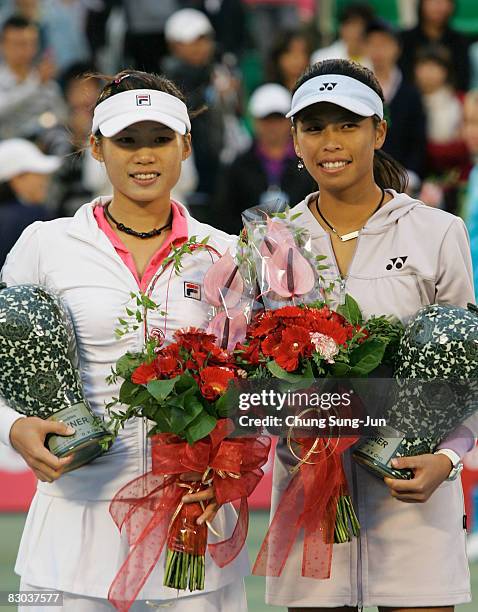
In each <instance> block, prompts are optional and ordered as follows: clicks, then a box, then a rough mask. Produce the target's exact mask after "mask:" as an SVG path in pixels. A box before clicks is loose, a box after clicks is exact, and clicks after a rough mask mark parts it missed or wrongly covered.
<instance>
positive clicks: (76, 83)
mask: <svg viewBox="0 0 478 612" xmlns="http://www.w3.org/2000/svg"><path fill="white" fill-rule="evenodd" d="M402 1H403V0H402ZM404 1H405V2H407V3H408V6H410V4H412V3H410V2H409V0H404ZM464 1H465V0H461V2H464ZM459 3H460V0H456V2H454V1H453V0H417V2H415V3H414V6H415V7H416V8H415V10H416V15H415V23H416V24H415V26H414V27H411V28H410V27H409V28H403V27H399V26H398V25H397V24H396V23H395V24H393V23H392V22H391V21H387V20H386V19H385V17H387V15H384V14H382V13H381V10H380V3H372V2H370V3H358V2H354V1H350V2H345V1H343V0H342V1H339V0H337V2H336V3H335V4H336V5H337V7H336V8H337V11H336V13H337V15H336V25H337V27H336V39H335V40H331V39H330V37H327V36H324V32H327V31H328V30H331V28H330V27H326V28H324V27H321V26H323V25H324V23H323V22H321V20H325V19H327V20H328V21H333V22H334V23H335V18H334V17H333V14H332V16H331V15H330V14H329V15H326V14H325V12H324V11H322V12H321V10H320V3H319V2H316V1H315V0H299V1H291V0H185V1H182V0H161V1H158V0H3V1H2V0H0V265H1V264H2V263H3V260H4V258H5V256H6V253H7V252H8V251H9V249H10V248H11V246H12V245H13V243H14V242H15V240H16V239H17V238H18V236H19V234H20V233H21V231H22V230H23V228H24V227H25V226H26V225H28V224H29V223H31V222H32V221H34V220H36V219H48V218H54V217H58V216H65V215H73V214H74V213H75V211H76V210H77V209H78V207H79V206H81V205H82V204H83V203H85V202H87V201H89V200H91V199H92V198H93V197H95V196H96V195H99V194H107V193H109V191H110V188H109V183H108V178H107V176H106V174H105V172H104V168H103V167H102V166H101V164H99V163H98V162H96V161H95V160H94V159H93V158H92V157H91V155H90V153H89V150H88V142H89V133H90V127H91V118H92V112H93V108H94V104H95V101H96V98H97V95H98V92H99V88H100V86H101V83H102V81H101V79H100V78H99V77H98V76H88V77H85V76H84V75H85V74H89V75H91V74H93V75H94V74H103V75H106V76H107V75H108V74H114V73H115V72H116V71H118V70H120V69H123V68H128V67H132V68H138V69H144V70H147V71H153V72H161V73H164V74H165V75H166V76H168V77H170V78H172V79H173V80H174V81H175V82H176V83H177V84H178V85H179V86H180V87H181V88H182V90H183V91H184V92H185V94H186V96H187V99H188V105H189V107H190V108H191V109H192V110H194V109H199V108H201V107H203V106H204V105H206V106H207V108H208V110H207V112H205V113H202V114H200V115H199V116H197V117H196V118H195V119H193V121H192V136H193V155H192V156H191V158H189V159H188V160H187V162H186V163H185V164H184V165H183V172H182V175H181V179H180V182H179V184H178V186H177V188H176V192H175V194H174V196H175V197H176V198H178V199H179V200H180V201H182V202H183V203H184V204H186V205H187V206H188V207H189V209H190V210H191V212H192V214H193V215H195V216H196V217H197V218H199V219H200V220H201V221H207V222H209V223H211V224H212V225H214V226H216V227H219V228H222V229H225V230H227V231H230V232H237V231H239V229H240V228H241V212H242V211H243V210H244V209H246V208H249V207H251V206H254V205H257V204H259V203H264V202H267V201H272V202H276V201H281V202H287V203H290V204H291V205H293V204H295V203H297V202H298V201H300V200H301V199H302V198H303V197H304V196H305V195H306V194H307V193H309V192H311V191H313V190H315V189H316V188H317V186H316V185H314V183H313V182H312V180H311V179H310V177H309V176H308V175H307V173H306V172H305V171H304V170H301V169H299V168H298V167H297V158H296V156H295V153H294V149H293V145H292V140H291V134H290V120H288V119H286V118H285V114H286V112H287V111H288V109H289V107H290V100H291V92H292V90H293V87H294V84H295V82H296V80H297V78H298V77H299V76H300V74H301V73H302V72H303V71H304V69H306V68H307V66H308V65H309V64H310V63H313V62H316V61H320V60H323V59H327V58H333V57H342V58H349V59H353V60H355V61H357V62H360V63H362V64H363V65H365V66H367V67H369V68H370V69H372V70H373V71H374V72H375V75H376V77H377V79H378V81H379V82H380V84H381V86H382V89H383V92H384V96H385V103H386V118H387V120H388V124H389V132H388V136H387V140H386V143H385V147H384V148H385V150H386V151H387V152H388V153H389V154H391V155H392V156H393V157H395V158H396V159H397V160H398V161H400V162H401V163H402V165H403V166H404V167H405V168H406V169H407V171H408V176H409V187H408V190H409V193H410V194H411V195H414V196H417V197H419V198H420V199H422V200H423V201H425V202H426V203H427V204H429V205H431V206H438V207H441V208H444V209H445V210H448V211H450V212H453V213H455V214H460V215H462V216H464V218H465V219H466V220H467V223H468V227H469V230H470V234H471V241H472V249H473V255H474V258H475V259H476V261H475V264H476V265H475V269H478V166H475V167H474V163H475V161H476V159H478V91H475V90H474V88H475V87H478V43H477V42H476V41H477V40H478V28H477V31H476V32H475V33H473V32H472V33H469V32H468V33H467V34H465V33H462V32H459V31H456V30H455V29H454V28H453V27H452V25H451V23H452V20H453V15H454V12H455V10H456V8H457V6H456V5H457V4H459ZM324 4H325V3H324ZM327 4H328V5H329V6H330V5H332V8H333V5H334V3H333V2H328V3H327ZM385 4H389V5H390V4H392V3H391V2H390V3H382V5H385ZM397 4H400V2H397ZM372 6H375V7H377V6H378V7H379V8H378V13H377V11H374V9H373V8H372ZM474 10H475V11H476V20H477V22H478V5H477V6H476V7H475V9H474ZM332 13H333V11H332ZM327 25H328V26H329V25H331V24H327ZM332 29H333V28H332ZM32 143H33V144H32Z"/></svg>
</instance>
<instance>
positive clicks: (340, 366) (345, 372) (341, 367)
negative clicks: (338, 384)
mask: <svg viewBox="0 0 478 612" xmlns="http://www.w3.org/2000/svg"><path fill="white" fill-rule="evenodd" d="M351 369H352V368H351V367H350V366H349V364H348V363H344V362H343V361H336V362H335V363H334V364H333V365H332V367H331V371H332V374H333V375H334V376H337V377H338V378H340V377H343V376H349V374H350V371H351Z"/></svg>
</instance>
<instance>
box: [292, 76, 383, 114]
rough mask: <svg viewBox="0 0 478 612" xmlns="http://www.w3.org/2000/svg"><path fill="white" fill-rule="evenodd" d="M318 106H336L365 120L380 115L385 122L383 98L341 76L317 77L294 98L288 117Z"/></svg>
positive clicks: (296, 93)
mask: <svg viewBox="0 0 478 612" xmlns="http://www.w3.org/2000/svg"><path fill="white" fill-rule="evenodd" d="M318 102H330V103H331V104H336V105H337V106H341V107H342V108H346V109H347V110H349V111H351V112H352V113H355V114H357V115H361V116H362V117H372V116H373V115H378V117H380V119H383V102H382V100H381V99H380V96H379V95H378V94H377V93H376V92H375V91H374V90H373V89H371V88H370V87H369V86H368V85H365V84H364V83H362V82H361V81H357V79H353V78H351V77H348V76H342V75H341V74H325V75H321V76H316V77H313V78H311V79H309V80H308V81H306V82H305V83H303V84H302V85H301V86H300V87H299V89H298V90H297V91H296V92H295V94H294V96H293V97H292V108H291V109H290V111H289V112H288V113H287V115H286V117H293V116H294V115H296V114H297V113H298V112H299V111H301V110H303V109H304V108H307V107H308V106H312V104H317V103H318Z"/></svg>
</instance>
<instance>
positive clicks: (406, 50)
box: [401, 0, 470, 91]
mask: <svg viewBox="0 0 478 612" xmlns="http://www.w3.org/2000/svg"><path fill="white" fill-rule="evenodd" d="M455 8H456V2H455V0H419V3H418V25H417V26H416V27H415V28H413V29H412V30H408V31H406V32H403V34H402V47H403V54H402V58H401V66H402V69H403V71H404V73H405V75H406V76H407V78H410V79H411V78H413V72H414V66H415V61H416V59H417V55H418V53H419V52H420V49H423V48H424V47H428V48H429V47H430V45H437V46H440V47H446V49H448V52H449V54H450V57H451V63H452V65H453V67H454V69H455V75H454V77H455V82H454V84H455V86H456V87H457V88H458V89H459V90H461V91H466V90H467V89H468V87H469V82H470V61H469V57H468V44H469V43H468V40H467V38H466V36H464V35H463V34H461V33H459V32H456V31H455V30H453V29H452V27H451V26H450V21H451V18H452V16H453V13H454V11H455Z"/></svg>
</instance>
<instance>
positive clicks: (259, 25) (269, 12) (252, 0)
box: [245, 0, 300, 61]
mask: <svg viewBox="0 0 478 612" xmlns="http://www.w3.org/2000/svg"><path fill="white" fill-rule="evenodd" d="M245 4H247V6H248V8H249V23H250V30H251V35H252V39H253V44H254V48H255V49H257V51H258V52H259V55H260V57H261V58H262V60H263V61H266V58H267V57H268V55H269V52H270V48H271V41H273V40H274V38H275V36H276V34H277V32H279V31H282V30H293V29H296V28H297V27H299V25H300V14H299V2H297V1H295V0H245Z"/></svg>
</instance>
